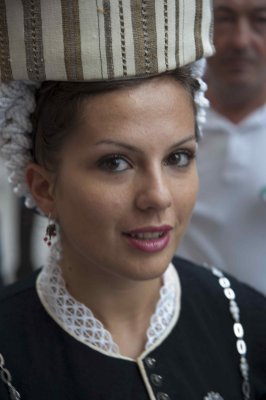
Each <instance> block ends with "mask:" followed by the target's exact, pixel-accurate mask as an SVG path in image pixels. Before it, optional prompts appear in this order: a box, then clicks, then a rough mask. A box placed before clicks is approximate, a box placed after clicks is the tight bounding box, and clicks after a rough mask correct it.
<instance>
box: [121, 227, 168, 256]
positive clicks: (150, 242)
mask: <svg viewBox="0 0 266 400" xmlns="http://www.w3.org/2000/svg"><path fill="white" fill-rule="evenodd" d="M172 229H173V228H172V227H171V226H170V225H163V226H158V227H154V226H153V227H152V226H148V227H145V228H140V229H134V230H132V231H129V232H126V233H124V235H125V236H126V238H127V241H128V243H129V244H130V245H131V246H132V247H135V248H136V249H138V250H142V251H144V252H146V253H154V252H158V251H161V250H163V249H164V248H165V247H166V246H167V244H168V242H169V240H170V231H171V230H172Z"/></svg>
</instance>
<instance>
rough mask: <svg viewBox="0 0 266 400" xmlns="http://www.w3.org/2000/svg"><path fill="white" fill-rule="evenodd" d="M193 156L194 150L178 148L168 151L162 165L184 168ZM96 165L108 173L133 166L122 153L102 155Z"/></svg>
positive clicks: (121, 170)
mask: <svg viewBox="0 0 266 400" xmlns="http://www.w3.org/2000/svg"><path fill="white" fill-rule="evenodd" d="M195 156H196V151H195V150H193V151H192V150H188V149H179V150H177V151H174V152H172V153H170V154H169V155H168V156H167V157H166V158H165V159H164V160H163V165H165V166H169V167H171V168H177V169H181V168H186V167H188V166H189V165H190V163H191V161H192V160H193V159H194V158H195ZM97 165H98V167H99V168H100V169H101V170H103V171H106V172H110V173H120V172H124V171H127V170H129V169H132V168H134V165H133V163H132V162H131V161H130V160H128V158H127V157H126V156H125V155H123V154H108V155H106V156H104V157H102V158H101V159H100V160H99V161H98V162H97Z"/></svg>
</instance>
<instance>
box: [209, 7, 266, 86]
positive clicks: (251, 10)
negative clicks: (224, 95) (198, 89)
mask: <svg viewBox="0 0 266 400" xmlns="http://www.w3.org/2000/svg"><path fill="white" fill-rule="evenodd" d="M214 44H215V47H216V55H215V56H213V57H211V58H210V59H209V61H208V66H209V78H210V79H214V80H215V81H216V82H217V83H218V82H219V83H220V84H222V85H223V87H224V86H228V87H229V88H230V87H231V88H232V89H233V88H234V89H236V88H237V87H240V86H241V88H242V89H243V85H245V86H246V88H247V89H252V88H253V89H256V88H260V87H261V86H262V83H263V82H265V81H266V0H215V1H214Z"/></svg>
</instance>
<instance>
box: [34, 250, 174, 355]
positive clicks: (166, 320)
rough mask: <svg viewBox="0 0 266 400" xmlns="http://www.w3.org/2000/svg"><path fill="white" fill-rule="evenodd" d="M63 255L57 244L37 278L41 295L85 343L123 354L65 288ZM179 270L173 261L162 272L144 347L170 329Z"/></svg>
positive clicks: (58, 319) (56, 317)
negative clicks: (157, 298)
mask: <svg viewBox="0 0 266 400" xmlns="http://www.w3.org/2000/svg"><path fill="white" fill-rule="evenodd" d="M59 258H60V255H59V253H58V248H57V246H56V245H54V246H53V247H52V249H51V255H50V258H49V260H48V264H47V265H46V266H45V267H44V268H43V269H42V271H41V273H40V274H39V277H38V279H37V282H36V285H37V292H38V295H39V298H40V300H41V302H42V304H43V306H44V308H45V309H46V310H47V312H48V313H49V314H50V315H51V317H52V318H53V319H54V320H55V321H56V322H57V323H58V324H59V325H60V326H61V327H62V328H63V329H64V330H65V331H66V332H67V333H69V334H70V335H71V336H73V337H74V338H75V339H77V340H79V341H80V342H82V343H83V344H85V345H88V346H92V347H94V348H96V350H101V351H104V352H107V353H108V354H111V355H120V351H119V347H118V345H117V344H116V343H115V342H114V341H113V338H112V335H111V334H110V332H109V331H108V330H106V329H105V328H104V326H103V324H102V323H101V322H100V321H99V320H98V319H97V318H95V316H94V315H93V313H92V311H91V310H90V309H89V308H87V307H86V306H85V305H84V304H82V303H80V302H78V301H77V300H75V299H74V297H72V296H71V294H70V293H69V292H68V290H67V289H66V285H65V282H64V279H63V276H62V272H61V269H60V268H59V266H58V259H59ZM176 279H177V277H176V272H175V269H174V266H173V265H172V264H170V265H169V267H168V268H167V270H166V272H165V273H164V275H163V280H164V284H163V287H162V288H161V290H160V299H159V301H158V303H157V306H156V309H155V313H154V314H153V316H152V317H151V320H150V327H149V329H148V331H147V342H146V346H145V350H147V349H149V348H151V347H152V346H154V344H155V343H156V342H157V341H159V339H160V338H161V337H162V336H163V335H164V333H165V332H166V331H167V329H168V326H169V325H170V324H171V322H172V320H173V318H174V317H175V310H176V307H177V290H176V287H177V285H176Z"/></svg>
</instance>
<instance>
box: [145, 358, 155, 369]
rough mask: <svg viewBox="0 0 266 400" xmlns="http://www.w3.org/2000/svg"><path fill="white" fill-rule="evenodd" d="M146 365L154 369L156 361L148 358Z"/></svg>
mask: <svg viewBox="0 0 266 400" xmlns="http://www.w3.org/2000/svg"><path fill="white" fill-rule="evenodd" d="M145 363H146V365H147V367H149V368H153V367H154V365H155V363H156V360H155V358H153V357H146V358H145Z"/></svg>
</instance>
